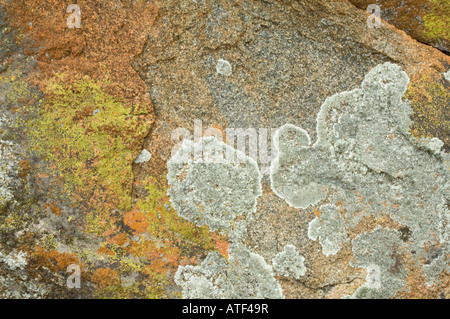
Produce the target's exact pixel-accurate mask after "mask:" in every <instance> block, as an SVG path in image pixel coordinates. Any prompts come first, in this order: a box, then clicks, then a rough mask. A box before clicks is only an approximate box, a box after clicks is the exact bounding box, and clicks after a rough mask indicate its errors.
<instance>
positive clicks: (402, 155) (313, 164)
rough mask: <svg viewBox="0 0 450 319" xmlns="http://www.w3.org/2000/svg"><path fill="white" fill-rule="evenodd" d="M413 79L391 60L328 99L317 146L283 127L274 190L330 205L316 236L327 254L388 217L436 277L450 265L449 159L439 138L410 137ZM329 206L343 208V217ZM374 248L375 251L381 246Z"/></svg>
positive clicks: (298, 201)
mask: <svg viewBox="0 0 450 319" xmlns="http://www.w3.org/2000/svg"><path fill="white" fill-rule="evenodd" d="M408 83H409V78H408V76H407V74H406V73H405V72H404V71H402V70H401V68H400V67H399V66H397V65H394V64H391V63H385V64H382V65H378V66H377V67H375V68H373V69H372V70H371V71H370V72H369V73H368V74H367V75H366V77H365V78H364V81H363V83H362V85H361V88H359V89H354V90H352V91H349V92H342V93H339V94H336V95H334V96H332V97H329V98H327V99H326V101H325V102H324V104H323V105H322V107H321V110H320V112H319V114H318V119H317V135H318V139H317V141H316V142H315V143H314V144H313V145H312V146H309V145H308V144H309V136H308V134H307V133H306V132H305V131H304V130H302V129H300V128H297V127H295V126H293V125H289V124H288V125H285V126H283V127H281V128H280V130H279V135H278V138H279V141H276V143H275V145H276V146H277V148H278V156H277V158H276V159H275V160H274V161H273V162H272V166H271V183H272V184H271V187H272V189H273V190H274V192H275V193H276V194H277V195H278V196H280V197H282V198H283V199H285V200H286V202H287V203H289V204H290V205H291V206H294V207H296V208H306V207H310V206H313V205H318V204H320V203H321V202H323V204H321V206H320V207H318V209H317V210H318V211H320V212H321V214H320V215H319V216H318V217H317V218H316V219H314V220H313V221H311V222H310V226H309V236H310V238H312V239H317V238H319V242H320V243H321V245H322V247H323V252H324V254H327V255H328V254H335V253H337V252H338V251H339V250H340V249H341V247H342V245H343V243H345V241H346V235H345V234H347V233H348V232H349V231H351V230H352V229H353V228H354V227H355V226H356V225H358V223H359V222H360V221H361V219H362V218H364V217H369V216H373V217H374V219H375V220H377V219H378V218H381V217H383V216H386V215H387V216H388V217H390V219H392V220H393V221H394V222H396V223H398V224H400V225H401V227H403V229H404V230H405V234H409V235H408V236H406V237H405V236H403V237H402V238H400V237H398V236H393V237H392V238H395V241H397V243H398V244H399V245H400V244H401V243H402V242H405V243H407V245H406V246H405V249H407V251H409V253H410V254H411V255H413V256H416V259H415V261H416V263H417V264H418V265H421V266H422V267H424V265H423V264H422V262H421V260H424V259H425V260H427V261H428V262H427V265H428V266H427V268H426V269H428V270H427V274H428V275H429V276H432V277H436V276H437V275H438V271H432V270H431V269H442V267H438V266H439V265H438V264H437V263H438V262H440V260H441V257H440V256H444V257H442V258H444V259H445V262H448V259H447V256H448V241H449V219H450V216H449V210H448V202H449V198H450V193H449V167H448V159H449V156H448V154H447V153H444V152H443V151H442V149H441V148H442V142H441V141H440V140H439V139H437V138H432V139H422V140H420V141H418V140H416V139H414V138H413V137H412V136H411V135H410V133H409V127H410V124H411V120H410V117H409V116H410V115H411V113H412V110H411V107H410V105H409V102H408V101H407V100H402V97H403V95H404V93H405V91H406V89H407V85H408ZM320 189H322V191H323V192H320ZM328 205H334V206H336V207H339V214H338V213H336V212H334V211H331V210H330V209H331V208H330V207H332V206H328ZM324 212H325V214H324ZM334 217H335V218H334ZM368 238H371V239H373V240H375V238H374V237H373V236H368ZM360 240H361V239H360ZM393 240H394V239H393ZM356 242H358V241H356ZM367 245H368V246H367V249H371V248H370V247H372V246H374V245H375V244H374V243H369V242H367ZM439 245H440V246H442V247H441V250H439V251H438V252H437V253H433V254H434V255H436V254H438V256H434V255H433V256H434V258H432V257H433V256H431V255H432V254H431V253H430V250H429V249H426V247H437V246H439ZM377 249H381V250H383V249H388V248H386V247H385V246H384V245H381V246H380V247H378V248H377ZM373 263H374V264H376V263H377V261H375V260H374V261H373ZM361 267H368V266H367V264H364V265H362V266H361ZM424 270H425V268H424ZM385 275H386V269H385ZM386 276H387V275H386ZM395 276H396V275H395V274H391V275H390V277H389V278H390V279H392V280H391V281H392V283H395V284H392V285H387V284H388V283H387V282H386V285H385V287H387V288H383V289H387V290H383V293H382V294H381V295H382V296H387V295H389V293H388V290H389V289H391V288H393V287H394V286H400V284H399V283H398V282H397V281H396V280H394V277H395ZM395 278H399V277H395ZM399 280H400V279H399ZM389 287H391V288H389ZM368 289H369V290H368ZM372 290H373V288H370V287H369V288H368V287H364V288H362V289H361V290H360V291H359V294H360V295H363V292H364V294H365V295H367V296H369V295H373V294H376V295H380V294H379V293H378V292H377V293H374V292H373V291H372Z"/></svg>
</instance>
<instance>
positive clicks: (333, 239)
mask: <svg viewBox="0 0 450 319" xmlns="http://www.w3.org/2000/svg"><path fill="white" fill-rule="evenodd" d="M320 212H321V214H320V215H319V216H318V217H316V218H315V219H314V220H312V221H311V222H310V224H309V228H308V237H309V238H310V239H311V240H317V238H319V243H320V244H321V245H322V252H323V254H324V255H325V256H329V255H334V254H336V253H337V252H339V250H341V248H342V246H343V244H344V243H345V242H347V241H348V237H347V230H346V228H345V222H344V220H343V219H342V218H341V216H340V214H339V211H338V208H337V207H336V206H334V205H324V206H322V207H321V208H320Z"/></svg>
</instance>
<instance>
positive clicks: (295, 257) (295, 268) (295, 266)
mask: <svg viewBox="0 0 450 319" xmlns="http://www.w3.org/2000/svg"><path fill="white" fill-rule="evenodd" d="M304 261H305V257H303V256H302V255H300V253H299V252H298V251H297V250H296V249H295V247H294V246H293V245H286V246H285V247H284V249H283V251H282V252H280V253H278V254H277V255H276V256H275V257H274V258H273V260H272V266H273V270H274V271H275V273H276V274H277V275H280V276H284V277H291V278H295V279H299V278H300V277H301V276H304V275H305V273H306V267H305V265H304Z"/></svg>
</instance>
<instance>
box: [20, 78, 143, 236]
mask: <svg viewBox="0 0 450 319" xmlns="http://www.w3.org/2000/svg"><path fill="white" fill-rule="evenodd" d="M68 82H69V81H67V79H65V76H64V75H58V76H56V77H55V78H54V79H53V80H52V81H51V82H50V83H49V84H48V85H47V87H46V88H45V91H44V93H45V102H44V103H43V105H42V106H41V108H39V109H38V110H31V109H30V110H27V111H29V112H33V111H34V112H37V113H38V115H37V117H36V118H35V119H33V120H30V121H26V122H25V123H23V124H24V125H23V126H24V129H25V130H26V133H27V136H28V143H29V147H30V149H31V151H32V152H33V153H35V154H38V156H40V157H41V158H43V159H44V161H45V162H46V163H47V167H46V168H44V169H45V170H46V171H47V174H50V175H51V176H53V177H54V178H55V179H56V180H58V181H60V183H61V187H62V189H63V190H64V191H63V192H62V193H65V194H66V195H67V197H69V198H70V200H72V201H74V202H77V203H80V202H84V203H87V204H88V205H87V206H89V215H88V217H87V220H88V226H89V227H90V228H91V230H92V231H94V232H97V233H102V232H104V231H105V230H106V229H107V228H108V227H110V226H111V223H110V221H111V218H110V217H111V216H108V214H109V211H111V210H128V209H130V208H131V189H132V185H131V183H132V180H133V173H132V162H133V160H134V159H135V158H136V156H137V155H138V153H139V148H140V144H141V141H142V140H143V138H144V137H145V136H146V135H147V134H148V131H149V129H150V123H151V122H150V121H151V118H150V114H149V112H148V110H147V109H146V106H145V105H135V106H133V107H131V106H126V105H124V104H123V103H122V102H120V101H118V100H117V99H115V98H113V97H112V96H110V95H109V94H107V93H105V91H104V90H103V88H102V85H101V84H100V83H96V82H94V81H93V80H91V79H89V78H84V79H83V80H78V81H75V82H73V83H68ZM103 217H106V218H107V219H108V221H106V220H105V219H103Z"/></svg>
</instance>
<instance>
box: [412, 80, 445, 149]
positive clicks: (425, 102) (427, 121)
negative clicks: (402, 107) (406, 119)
mask: <svg viewBox="0 0 450 319" xmlns="http://www.w3.org/2000/svg"><path fill="white" fill-rule="evenodd" d="M405 98H407V99H409V100H410V102H411V106H412V109H413V111H414V114H413V116H412V119H413V121H414V123H413V125H412V126H411V133H412V135H413V136H414V137H416V138H420V137H438V138H439V139H440V140H442V141H443V142H444V144H445V147H444V148H445V149H446V150H448V149H449V145H450V90H449V89H448V88H446V87H445V86H444V79H442V77H441V76H440V74H439V77H437V76H434V75H432V74H429V73H422V74H420V75H419V76H417V78H414V79H413V80H412V81H411V83H410V85H409V86H408V90H407V91H406V94H405Z"/></svg>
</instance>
